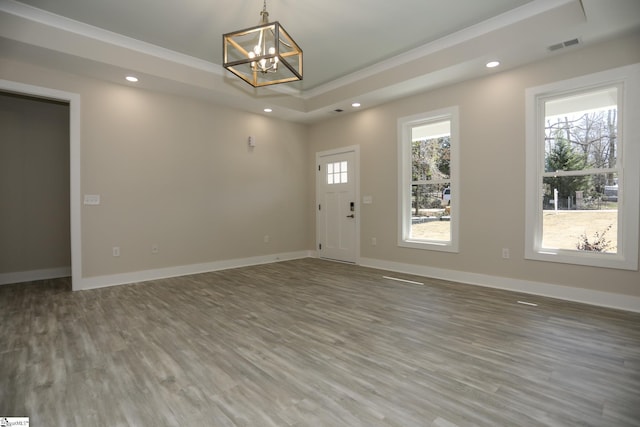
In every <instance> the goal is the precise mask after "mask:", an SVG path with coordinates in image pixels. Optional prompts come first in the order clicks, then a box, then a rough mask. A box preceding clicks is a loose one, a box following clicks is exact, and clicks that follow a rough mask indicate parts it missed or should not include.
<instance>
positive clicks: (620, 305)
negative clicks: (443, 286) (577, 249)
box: [359, 258, 640, 313]
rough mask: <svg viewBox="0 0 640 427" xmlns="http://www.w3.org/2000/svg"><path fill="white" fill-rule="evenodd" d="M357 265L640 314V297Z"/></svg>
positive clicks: (374, 263)
mask: <svg viewBox="0 0 640 427" xmlns="http://www.w3.org/2000/svg"><path fill="white" fill-rule="evenodd" d="M359 265H361V266H363V267H371V268H378V269H381V270H388V271H395V272H399V273H406V274H413V275H416V276H423V277H432V278H434V279H442V280H449V281H452V282H459V283H465V284H469V285H477V286H484V287H488V288H496V289H504V290H507V291H514V292H522V293H525V294H531V295H539V296H544V297H551V298H558V299H562V300H566V301H574V302H581V303H584V304H590V305H597V306H600V307H608V308H616V309H619V310H626V311H633V312H636V313H638V312H640V298H639V297H634V296H631V295H622V294H615V293H611V292H602V291H593V290H590V289H582V288H575V287H571V286H562V285H553V284H550V283H542V282H533V281H530V280H521V279H511V278H507V277H499V276H489V275H486V274H479V273H468V272H464V271H455V270H446V269H443V268H435V267H426V266H422V265H414V264H404V263H399V262H393V261H384V260H379V259H372V258H360V260H359Z"/></svg>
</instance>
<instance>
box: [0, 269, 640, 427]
mask: <svg viewBox="0 0 640 427" xmlns="http://www.w3.org/2000/svg"><path fill="white" fill-rule="evenodd" d="M389 275H391V276H394V277H398V278H401V279H405V280H413V281H417V282H422V283H424V285H416V284H412V283H407V282H399V281H395V280H390V279H386V278H384V276H389ZM70 288H71V287H70V280H69V279H68V278H65V279H56V280H45V281H39V282H33V283H26V284H15V285H5V286H1V287H0V306H1V307H3V310H0V322H1V323H0V416H29V417H30V419H31V422H32V425H48V426H82V427H85V426H105V425H123V426H127V425H131V426H147V425H153V426H163V425H166V426H176V425H198V426H200V425H211V426H223V427H224V426H231V427H232V426H285V427H302V426H380V427H383V426H384V427H391V426H393V427H400V426H403V427H406V426H434V427H462V426H636V427H637V426H638V425H640V315H639V314H635V313H628V312H622V311H617V310H611V309H605V308H600V307H593V306H588V305H583V304H577V303H569V302H566V301H559V300H554V299H549V298H543V297H537V296H531V295H522V294H517V293H511V292H506V291H501V290H496V289H489V288H480V287H476V286H468V285H462V284H455V283H450V282H446V281H442V280H433V279H428V278H423V277H414V276H410V275H405V274H395V273H394V274H390V273H389V272H385V271H380V270H375V269H370V268H362V267H358V266H354V265H345V264H340V263H333V262H328V261H323V260H317V259H304V260H296V261H288V262H281V263H275V264H268V265H261V266H253V267H246V268H240V269H233V270H226V271H219V272H213V273H207V274H199V275H193V276H187V277H180V278H171V279H166V280H154V281H150V282H146V283H140V284H134V285H126V286H117V287H111V288H103V289H96V290H91V291H81V292H71V291H70ZM518 300H521V301H522V300H524V301H529V302H534V303H536V304H538V306H537V307H533V306H526V305H522V304H518V302H517V301H518Z"/></svg>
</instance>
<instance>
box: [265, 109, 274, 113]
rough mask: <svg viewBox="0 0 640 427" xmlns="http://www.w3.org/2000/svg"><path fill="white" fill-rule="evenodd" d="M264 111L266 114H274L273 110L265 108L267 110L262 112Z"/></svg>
mask: <svg viewBox="0 0 640 427" xmlns="http://www.w3.org/2000/svg"><path fill="white" fill-rule="evenodd" d="M262 111H264V112H265V113H270V112H272V111H273V110H272V109H271V108H265V109H264V110H262Z"/></svg>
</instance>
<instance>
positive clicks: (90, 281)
mask: <svg viewBox="0 0 640 427" xmlns="http://www.w3.org/2000/svg"><path fill="white" fill-rule="evenodd" d="M309 256H310V254H309V251H299V252H286V253H280V254H272V255H262V256H256V257H249V258H239V259H230V260H222V261H213V262H207V263H203V264H191V265H183V266H178V267H167V268H159V269H155V270H144V271H134V272H131V273H122V274H111V275H108V276H96V277H83V278H82V280H81V282H80V283H73V290H74V291H78V290H85V289H96V288H104V287H107V286H115V285H125V284H128V283H138V282H145V281H148V280H158V279H167V278H170V277H178V276H187V275H190V274H200V273H209V272H212V271H219V270H228V269H230V268H238V267H248V266H251V265H259V264H269V263H273V262H279V261H289V260H293V259H300V258H308V257H309Z"/></svg>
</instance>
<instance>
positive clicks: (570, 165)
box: [545, 138, 588, 200]
mask: <svg viewBox="0 0 640 427" xmlns="http://www.w3.org/2000/svg"><path fill="white" fill-rule="evenodd" d="M585 166H586V159H585V157H584V156H583V155H580V154H579V153H576V152H575V151H574V150H573V148H572V147H571V144H570V143H569V142H568V141H567V140H566V139H564V138H558V139H556V140H555V144H554V145H553V147H552V148H551V149H550V151H549V152H548V153H547V156H546V165H545V169H546V171H547V172H556V171H577V170H582V169H584V168H585ZM545 183H547V184H549V186H550V191H553V189H554V188H555V189H557V190H558V198H560V199H563V200H564V199H566V198H567V197H572V198H573V197H575V193H576V190H585V189H586V187H587V186H588V177H587V176H559V177H554V178H547V179H545ZM550 197H553V193H551V195H550Z"/></svg>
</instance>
